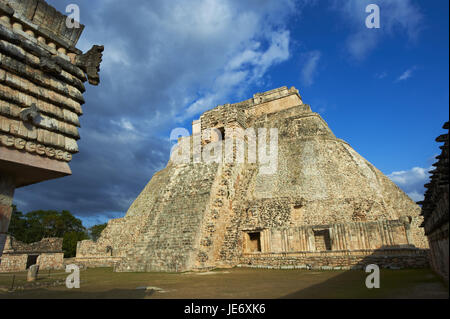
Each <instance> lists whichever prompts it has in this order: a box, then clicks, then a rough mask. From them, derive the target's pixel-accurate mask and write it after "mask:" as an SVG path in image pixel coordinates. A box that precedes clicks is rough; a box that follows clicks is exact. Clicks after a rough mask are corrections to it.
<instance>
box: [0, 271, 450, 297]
mask: <svg viewBox="0 0 450 319" xmlns="http://www.w3.org/2000/svg"><path fill="white" fill-rule="evenodd" d="M380 273H381V276H380V286H381V287H380V288H379V289H368V288H366V286H365V279H366V276H367V275H368V274H367V273H365V272H364V271H357V270H354V271H311V270H272V269H253V268H233V269H218V270H215V271H211V272H207V273H194V272H188V273H115V272H113V271H112V269H110V268H97V269H88V270H85V271H81V288H80V289H67V288H66V287H65V286H58V287H51V288H39V289H25V290H22V291H15V292H5V291H1V290H0V298H149V299H155V298H187V299H191V298H205V299H209V298H225V299H228V298H236V299H238V298H257V299H259V298H261V299H266V298H448V287H447V286H446V285H445V284H444V283H443V282H442V281H441V280H440V279H439V278H438V277H437V276H436V275H434V273H433V272H432V271H431V270H429V269H410V270H387V269H381V271H380ZM17 275H18V276H19V275H21V276H22V277H23V278H25V279H26V275H25V273H20V274H17ZM24 275H25V276H24ZM41 275H42V276H43V277H44V276H45V275H46V274H45V272H44V273H42V274H41ZM65 276H66V275H65V274H61V271H60V272H59V274H52V275H51V276H49V277H48V276H47V278H42V279H40V280H55V279H56V278H58V279H61V278H65ZM19 277H20V276H19ZM10 283H11V277H8V276H0V287H4V288H5V287H9V286H10ZM142 287H144V288H145V287H154V288H147V289H143V288H142ZM137 288H140V289H137Z"/></svg>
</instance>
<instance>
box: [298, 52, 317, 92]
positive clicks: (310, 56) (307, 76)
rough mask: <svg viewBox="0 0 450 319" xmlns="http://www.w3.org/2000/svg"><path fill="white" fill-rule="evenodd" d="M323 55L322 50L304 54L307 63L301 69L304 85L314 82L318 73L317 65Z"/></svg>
mask: <svg viewBox="0 0 450 319" xmlns="http://www.w3.org/2000/svg"><path fill="white" fill-rule="evenodd" d="M320 57H321V53H320V51H317V50H315V51H311V52H308V53H305V54H304V58H305V63H304V65H303V68H302V71H301V80H302V83H303V85H305V86H310V85H312V84H313V83H314V77H315V76H316V75H317V66H318V64H319V60H320Z"/></svg>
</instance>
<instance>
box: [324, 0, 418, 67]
mask: <svg viewBox="0 0 450 319" xmlns="http://www.w3.org/2000/svg"><path fill="white" fill-rule="evenodd" d="M371 3H373V1H372V0H348V1H345V2H344V1H339V0H335V1H334V2H333V6H332V7H333V9H334V10H336V11H337V12H339V13H340V15H341V17H342V19H344V21H345V23H346V24H348V25H349V27H350V30H351V34H350V35H349V36H348V38H347V41H346V43H345V45H346V50H347V51H348V53H350V55H351V57H353V58H354V59H355V60H358V61H360V60H363V59H364V58H366V56H367V55H368V54H369V53H370V52H371V51H372V50H374V49H375V48H376V47H377V45H378V44H379V43H380V42H381V41H382V40H383V38H384V37H386V36H393V35H395V34H404V35H405V36H406V37H407V38H408V40H409V41H410V42H416V41H417V39H418V36H419V34H420V32H421V30H422V27H421V26H422V22H423V15H422V13H421V11H420V9H419V7H418V6H416V5H415V4H414V3H413V1H412V0H401V1H398V0H378V1H377V2H376V4H377V5H378V6H379V7H380V28H379V29H368V28H367V27H366V25H365V20H366V18H367V16H368V15H369V13H366V12H365V8H366V6H367V5H368V4H371Z"/></svg>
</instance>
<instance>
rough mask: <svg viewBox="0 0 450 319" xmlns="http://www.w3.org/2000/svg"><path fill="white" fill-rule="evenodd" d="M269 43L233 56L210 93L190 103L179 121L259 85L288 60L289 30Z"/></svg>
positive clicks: (274, 34)
mask: <svg viewBox="0 0 450 319" xmlns="http://www.w3.org/2000/svg"><path fill="white" fill-rule="evenodd" d="M267 40H268V41H270V42H269V45H268V47H267V49H265V50H264V49H262V45H261V43H260V42H254V41H251V42H250V43H248V45H247V46H246V48H245V49H244V50H243V51H238V52H237V53H236V54H235V55H234V56H232V57H231V58H230V60H229V62H228V63H227V64H226V66H225V67H224V68H223V71H222V73H221V74H219V75H218V76H217V77H216V78H215V79H214V80H213V83H212V85H209V90H208V91H207V93H205V94H203V95H202V96H200V97H199V98H198V99H196V100H195V101H194V102H193V103H191V104H190V105H189V106H188V108H187V109H186V110H185V111H183V113H181V114H180V115H179V117H178V118H177V119H178V121H182V120H184V119H186V118H189V117H192V116H194V115H197V114H199V113H201V112H204V111H206V110H207V109H210V108H213V107H214V106H216V105H217V104H219V103H225V102H226V98H227V96H229V95H230V94H231V93H232V92H233V91H236V90H237V89H239V88H240V90H242V87H248V86H249V85H251V84H254V83H257V82H258V81H259V80H261V79H262V78H263V77H264V75H265V73H266V72H267V70H268V69H269V68H270V67H271V66H273V65H276V64H278V63H280V62H283V61H285V60H287V59H288V58H289V56H290V54H289V41H290V34H289V31H287V30H281V31H274V32H272V33H271V34H270V35H268V39H267Z"/></svg>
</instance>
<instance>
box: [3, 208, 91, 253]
mask: <svg viewBox="0 0 450 319" xmlns="http://www.w3.org/2000/svg"><path fill="white" fill-rule="evenodd" d="M9 233H10V234H11V235H12V236H14V237H15V238H16V239H17V240H20V241H22V242H25V243H33V242H37V241H40V240H42V239H43V238H47V237H58V238H64V239H63V251H64V256H65V257H73V256H75V254H76V247H77V241H78V240H83V239H88V238H89V237H88V235H87V232H86V228H85V227H84V226H83V223H82V221H81V220H80V219H78V218H76V217H75V216H73V215H72V214H71V213H70V212H69V211H67V210H63V211H61V212H58V211H55V210H45V211H44V210H36V211H32V212H29V213H27V214H25V215H24V214H23V213H21V212H19V211H18V210H17V207H15V206H13V212H12V216H11V222H10V227H9Z"/></svg>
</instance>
